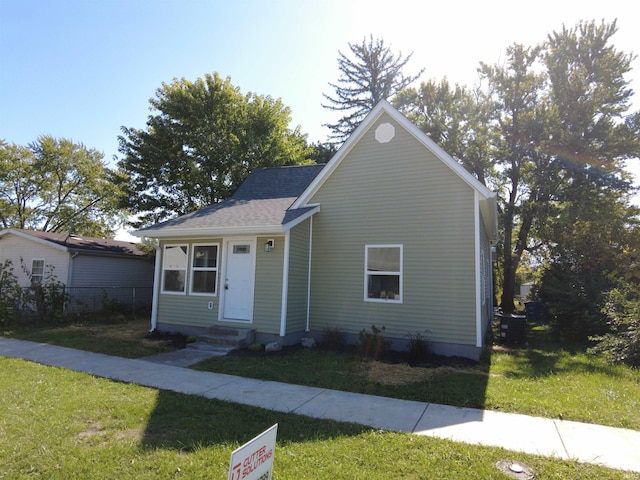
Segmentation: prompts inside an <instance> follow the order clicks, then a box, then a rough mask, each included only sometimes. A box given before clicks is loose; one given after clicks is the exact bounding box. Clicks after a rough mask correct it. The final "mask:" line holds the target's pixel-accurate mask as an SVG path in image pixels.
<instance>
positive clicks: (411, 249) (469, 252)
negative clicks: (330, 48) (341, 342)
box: [308, 114, 476, 345]
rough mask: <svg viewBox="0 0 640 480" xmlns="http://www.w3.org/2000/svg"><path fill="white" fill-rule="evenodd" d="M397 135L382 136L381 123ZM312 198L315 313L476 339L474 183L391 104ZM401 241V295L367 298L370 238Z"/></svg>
mask: <svg viewBox="0 0 640 480" xmlns="http://www.w3.org/2000/svg"><path fill="white" fill-rule="evenodd" d="M383 122H389V123H391V124H392V125H394V127H395V137H394V138H393V139H392V140H391V141H390V142H389V143H384V144H380V143H378V142H377V141H376V140H375V138H374V132H375V129H376V127H377V126H378V125H379V124H380V123H383ZM308 203H310V204H314V203H319V204H320V205H321V211H320V212H319V213H318V214H317V215H315V216H314V221H313V236H314V238H313V256H312V272H313V277H312V285H311V312H312V317H311V322H312V325H311V326H312V329H313V330H323V329H324V328H326V327H327V326H338V327H339V328H340V329H341V330H343V331H344V332H346V333H354V334H357V333H358V332H359V331H361V330H362V329H367V330H368V329H370V328H371V325H373V324H375V325H376V326H377V327H378V328H380V327H382V326H384V327H385V328H386V330H385V334H386V335H388V336H389V337H395V338H407V336H408V334H409V333H420V334H422V335H425V336H426V337H427V338H428V339H429V340H432V341H438V342H446V343H457V344H466V345H475V343H476V327H475V321H476V316H475V311H476V309H475V305H476V292H475V248H474V241H475V235H474V232H475V230H474V229H475V219H474V192H473V190H472V188H471V187H470V186H469V185H468V184H467V183H466V182H464V181H463V180H462V179H461V178H460V177H459V176H458V175H457V174H456V173H455V172H453V171H452V170H451V169H450V168H449V167H447V166H446V165H445V164H444V163H443V162H442V161H441V160H440V159H438V158H437V157H436V156H435V155H433V154H432V153H431V152H430V151H429V150H428V149H426V148H425V147H424V145H422V144H421V143H419V142H418V141H417V140H416V139H415V138H414V137H413V136H412V135H410V134H409V133H408V132H407V131H405V130H404V129H403V128H402V127H400V126H399V125H398V124H396V123H395V122H394V121H393V120H392V119H391V118H390V117H388V116H387V115H386V114H385V115H383V116H382V117H381V118H380V119H378V121H377V122H375V123H374V124H373V125H372V127H371V128H370V129H369V130H368V131H367V132H365V134H364V136H363V137H362V138H361V139H360V141H359V142H357V143H356V144H355V145H354V147H353V148H352V150H351V151H350V152H349V153H348V154H347V155H346V156H345V158H344V159H343V160H342V162H341V163H340V165H338V166H337V168H336V170H335V171H334V172H333V173H332V174H331V175H330V176H329V177H328V178H327V179H326V181H325V182H324V184H323V185H322V186H321V187H320V188H319V190H318V191H317V192H316V194H315V195H314V196H313V198H311V199H310V200H309V202H308ZM373 244H376V245H381V244H394V245H398V244H401V245H402V246H403V255H404V261H403V285H404V286H403V301H402V304H391V303H390V304H386V303H374V302H366V301H364V255H365V252H364V250H365V245H373Z"/></svg>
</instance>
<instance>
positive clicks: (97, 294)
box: [0, 284, 153, 323]
mask: <svg viewBox="0 0 640 480" xmlns="http://www.w3.org/2000/svg"><path fill="white" fill-rule="evenodd" d="M3 294H5V295H3ZM8 295H9V293H8V292H3V291H2V289H0V305H2V306H4V309H5V310H7V311H6V312H4V313H5V314H6V315H5V316H9V315H10V316H11V317H16V318H17V317H39V318H40V319H41V320H52V321H56V320H59V319H61V318H63V317H65V316H67V315H84V314H98V313H100V314H103V315H111V314H113V315H116V314H119V315H125V316H126V317H129V316H131V317H132V318H133V317H135V316H138V315H143V314H147V313H149V312H150V311H151V303H152V298H153V288H152V287H113V286H104V287H95V286H94V287H71V288H69V287H65V286H64V285H62V284H57V285H55V286H51V285H49V286H44V287H43V286H40V285H39V286H32V287H24V288H20V289H19V295H18V296H15V295H14V294H11V295H12V296H11V298H9V297H8ZM4 297H7V298H4ZM11 311H12V312H13V313H11ZM0 323H1V322H0Z"/></svg>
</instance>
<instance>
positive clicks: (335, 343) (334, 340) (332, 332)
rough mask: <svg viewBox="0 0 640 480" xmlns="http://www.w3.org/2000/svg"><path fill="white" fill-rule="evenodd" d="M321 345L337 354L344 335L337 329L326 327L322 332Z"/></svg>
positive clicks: (342, 343) (341, 345)
mask: <svg viewBox="0 0 640 480" xmlns="http://www.w3.org/2000/svg"><path fill="white" fill-rule="evenodd" d="M322 343H323V344H324V346H325V348H326V349H327V350H329V351H330V352H337V351H339V350H341V349H342V347H343V345H344V333H343V332H342V330H340V329H339V328H338V327H327V328H325V329H324V332H323V342H322Z"/></svg>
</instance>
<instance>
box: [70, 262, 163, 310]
mask: <svg viewBox="0 0 640 480" xmlns="http://www.w3.org/2000/svg"><path fill="white" fill-rule="evenodd" d="M70 277H71V280H70V282H69V284H68V293H69V294H70V295H71V297H72V298H73V300H74V301H75V302H76V303H78V304H84V306H85V307H86V308H89V309H91V310H96V309H100V308H101V307H102V305H101V302H102V301H103V296H104V297H107V298H109V299H111V300H114V301H117V302H119V303H120V304H122V305H136V306H139V307H145V308H150V307H151V297H152V293H153V259H151V258H150V259H144V258H123V257H112V256H101V255H86V254H80V255H77V256H75V258H74V257H73V256H72V260H71V267H70Z"/></svg>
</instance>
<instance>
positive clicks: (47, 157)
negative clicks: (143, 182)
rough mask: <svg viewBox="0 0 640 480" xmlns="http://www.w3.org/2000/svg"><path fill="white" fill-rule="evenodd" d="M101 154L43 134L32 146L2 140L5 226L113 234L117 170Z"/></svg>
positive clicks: (0, 213)
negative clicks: (107, 163) (109, 167)
mask: <svg viewBox="0 0 640 480" xmlns="http://www.w3.org/2000/svg"><path fill="white" fill-rule="evenodd" d="M102 159H103V155H102V153H100V152H98V151H97V150H95V149H90V148H87V147H85V146H84V145H82V144H79V143H74V142H73V141H71V140H68V139H64V138H62V139H56V138H54V137H52V136H48V135H43V136H41V137H39V138H38V139H37V141H35V142H33V143H31V144H30V145H29V146H28V147H24V146H20V145H16V144H7V143H5V142H3V143H2V144H0V221H1V222H2V227H3V228H11V227H15V228H27V229H35V230H43V231H51V232H63V231H72V230H73V231H75V232H77V233H80V234H83V235H90V236H100V237H102V236H105V237H112V236H113V234H114V226H115V225H117V223H118V222H120V223H121V221H122V218H123V216H122V214H121V212H120V210H119V209H118V207H117V199H118V195H117V188H116V187H115V183H114V181H115V174H114V172H112V171H111V170H110V169H108V168H107V167H106V165H105V163H104V162H103V160H102Z"/></svg>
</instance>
